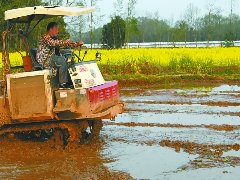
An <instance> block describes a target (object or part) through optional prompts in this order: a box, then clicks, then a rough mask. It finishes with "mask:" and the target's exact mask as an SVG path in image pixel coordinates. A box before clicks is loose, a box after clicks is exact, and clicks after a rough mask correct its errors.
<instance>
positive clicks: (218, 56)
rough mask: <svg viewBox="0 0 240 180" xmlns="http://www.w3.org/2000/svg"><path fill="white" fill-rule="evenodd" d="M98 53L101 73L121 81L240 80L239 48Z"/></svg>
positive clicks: (91, 53) (14, 56) (16, 59)
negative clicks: (161, 78) (162, 78)
mask: <svg viewBox="0 0 240 180" xmlns="http://www.w3.org/2000/svg"><path fill="white" fill-rule="evenodd" d="M99 51H100V52H101V53H102V60H101V62H99V66H100V68H101V71H102V73H103V74H105V75H109V76H114V77H116V76H118V78H121V77H122V78H126V76H128V77H129V76H131V77H136V78H139V77H143V76H144V78H146V76H148V77H150V76H155V77H156V76H163V75H168V76H176V75H194V76H195V77H198V76H200V75H207V76H218V77H222V78H225V77H228V78H230V79H239V77H240V48H236V47H233V48H174V49H172V48H158V49H118V50H99ZM81 53H82V54H83V52H81ZM95 53H96V50H88V54H87V55H86V58H85V59H86V60H89V59H94V57H95ZM76 54H78V51H76ZM0 58H1V54H0ZM10 60H11V64H12V66H20V65H22V61H21V56H20V55H19V53H10ZM186 78H188V77H186Z"/></svg>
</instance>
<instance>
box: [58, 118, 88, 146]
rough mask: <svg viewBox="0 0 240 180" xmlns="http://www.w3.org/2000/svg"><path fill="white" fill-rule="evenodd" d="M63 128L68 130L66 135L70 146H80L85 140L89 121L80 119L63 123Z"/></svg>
mask: <svg viewBox="0 0 240 180" xmlns="http://www.w3.org/2000/svg"><path fill="white" fill-rule="evenodd" d="M61 128H62V129H65V130H66V133H65V134H66V135H64V136H65V137H66V139H67V145H68V146H74V147H76V146H78V145H79V144H80V143H82V142H83V140H84V138H85V137H86V129H87V128H88V122H87V121H78V122H72V123H67V124H62V125H61Z"/></svg>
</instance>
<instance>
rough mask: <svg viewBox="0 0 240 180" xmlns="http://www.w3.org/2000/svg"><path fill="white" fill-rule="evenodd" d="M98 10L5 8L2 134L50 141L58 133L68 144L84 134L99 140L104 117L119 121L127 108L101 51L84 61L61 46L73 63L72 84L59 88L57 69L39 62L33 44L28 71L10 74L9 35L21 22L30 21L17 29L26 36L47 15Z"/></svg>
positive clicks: (0, 101) (0, 110)
mask: <svg viewBox="0 0 240 180" xmlns="http://www.w3.org/2000/svg"><path fill="white" fill-rule="evenodd" d="M94 10H95V8H94V7H88V8H87V7H58V6H53V7H52V6H49V7H44V6H36V7H26V8H19V9H12V10H8V11H6V12H5V20H6V21H7V29H6V31H4V32H3V34H2V37H3V52H2V74H3V76H2V79H3V80H2V82H1V90H0V136H1V138H10V137H14V138H15V137H16V138H20V137H23V136H24V137H27V136H30V137H32V138H33V139H34V138H36V137H39V136H43V137H45V138H43V139H48V140H49V139H51V138H58V139H60V140H61V141H62V143H63V145H64V144H65V145H67V144H69V143H81V142H82V141H83V138H85V137H88V138H89V139H97V138H98V137H99V134H100V131H101V129H102V126H103V120H106V119H111V120H114V119H115V117H116V116H117V115H118V114H121V113H122V112H123V110H124V105H123V103H122V102H121V101H120V97H119V96H120V95H119V85H118V82H117V81H105V80H104V78H103V76H102V74H101V72H100V70H99V68H98V65H97V61H98V60H99V59H100V53H96V59H95V60H89V61H85V60H84V61H83V59H81V58H80V57H79V56H78V55H76V54H75V53H74V51H73V50H69V49H62V50H61V51H60V52H61V56H63V57H64V58H65V59H66V61H67V63H68V71H69V75H70V79H71V81H72V84H73V87H72V88H59V82H58V81H57V78H56V77H54V76H53V75H52V71H51V70H48V69H44V68H43V67H42V66H41V65H40V64H39V63H38V62H37V60H36V49H34V48H32V49H30V50H29V54H28V53H27V54H28V55H26V56H24V57H23V65H24V69H25V71H24V72H20V73H11V64H10V58H9V52H8V47H9V42H8V40H9V39H10V38H9V37H10V36H11V35H12V34H13V30H14V29H16V28H14V27H16V24H18V23H21V24H23V25H24V26H26V30H25V31H22V30H20V31H19V30H18V33H19V32H20V34H21V35H22V36H24V37H25V40H26V41H27V37H29V36H30V35H31V32H32V31H34V29H35V28H36V26H37V25H38V24H39V23H41V21H42V20H44V19H46V18H52V17H57V16H81V15H84V14H88V13H92V12H93V11H94ZM27 60H30V61H31V62H27ZM1 138H0V139H1Z"/></svg>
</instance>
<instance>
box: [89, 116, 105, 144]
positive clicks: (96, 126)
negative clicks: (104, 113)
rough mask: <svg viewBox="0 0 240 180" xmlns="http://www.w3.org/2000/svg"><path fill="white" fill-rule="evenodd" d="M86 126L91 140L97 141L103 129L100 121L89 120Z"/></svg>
mask: <svg viewBox="0 0 240 180" xmlns="http://www.w3.org/2000/svg"><path fill="white" fill-rule="evenodd" d="M88 124H89V127H90V131H91V139H92V140H98V139H99V135H100V132H101V130H102V127H103V122H102V120H97V119H93V120H89V121H88Z"/></svg>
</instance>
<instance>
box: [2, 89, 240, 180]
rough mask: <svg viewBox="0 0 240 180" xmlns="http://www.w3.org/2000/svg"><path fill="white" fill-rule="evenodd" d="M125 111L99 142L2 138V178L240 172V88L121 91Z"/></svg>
mask: <svg viewBox="0 0 240 180" xmlns="http://www.w3.org/2000/svg"><path fill="white" fill-rule="evenodd" d="M121 97H122V100H123V101H124V102H125V104H126V110H125V112H124V113H123V114H122V115H120V116H118V117H117V118H116V120H115V121H108V120H106V121H104V127H103V130H102V132H101V139H100V140H99V141H97V142H87V143H85V144H82V145H79V147H77V148H70V147H67V148H66V149H62V148H61V147H60V146H58V145H56V143H55V142H52V141H51V139H50V140H46V141H44V142H34V141H31V140H22V141H20V140H16V139H2V140H1V141H0V178H1V179H3V178H4V179H33V178H35V179H170V180H171V179H179V180H185V179H195V180H201V179H218V180H219V179H223V180H225V179H231V180H235V179H236V180H238V179H239V177H240V108H239V106H240V87H239V86H228V85H223V86H220V87H213V88H190V89H166V90H165V89H145V90H142V89H138V88H123V89H122V91H121Z"/></svg>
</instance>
